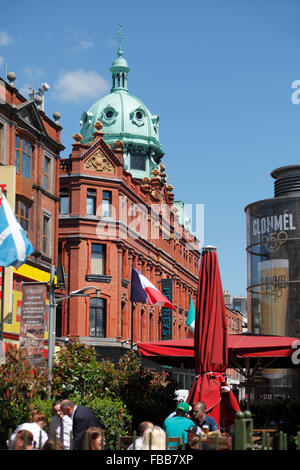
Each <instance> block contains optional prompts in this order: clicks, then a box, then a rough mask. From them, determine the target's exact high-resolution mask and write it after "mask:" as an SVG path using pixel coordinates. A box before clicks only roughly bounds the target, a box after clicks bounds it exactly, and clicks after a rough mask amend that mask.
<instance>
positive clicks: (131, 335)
mask: <svg viewBox="0 0 300 470" xmlns="http://www.w3.org/2000/svg"><path fill="white" fill-rule="evenodd" d="M133 311H134V304H133V302H131V320H130V349H133Z"/></svg>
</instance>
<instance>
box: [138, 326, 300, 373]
mask: <svg viewBox="0 0 300 470" xmlns="http://www.w3.org/2000/svg"><path fill="white" fill-rule="evenodd" d="M293 346H294V347H293ZM137 347H138V350H139V353H140V355H141V356H142V357H145V358H148V359H150V360H151V361H154V362H156V363H159V364H163V365H169V366H174V367H182V366H183V367H186V368H190V369H193V368H194V339H193V338H186V339H180V340H169V341H156V342H151V343H137ZM297 347H298V348H300V338H291V337H287V336H271V335H256V334H251V333H244V334H241V335H228V367H233V368H237V367H239V368H240V367H251V366H253V367H254V366H257V363H258V360H259V364H260V365H261V366H262V367H267V366H270V364H272V367H278V368H280V367H285V368H293V367H297V364H294V363H293V362H292V355H293V353H295V351H296V349H297ZM298 356H299V354H298Z"/></svg>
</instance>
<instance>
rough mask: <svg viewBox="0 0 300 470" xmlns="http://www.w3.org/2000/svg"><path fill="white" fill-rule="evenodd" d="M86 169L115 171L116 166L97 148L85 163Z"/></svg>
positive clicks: (105, 171) (103, 171) (104, 171)
mask: <svg viewBox="0 0 300 470" xmlns="http://www.w3.org/2000/svg"><path fill="white" fill-rule="evenodd" d="M84 168H85V169H86V170H96V171H100V172H101V173H111V174H113V173H114V166H113V165H112V164H111V163H110V161H109V160H108V159H107V158H106V156H105V155H104V154H103V153H102V152H101V150H97V152H95V153H94V154H93V155H92V156H91V157H90V158H88V159H87V160H86V162H85V164H84Z"/></svg>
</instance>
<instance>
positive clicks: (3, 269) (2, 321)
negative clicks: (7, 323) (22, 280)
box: [0, 266, 5, 341]
mask: <svg viewBox="0 0 300 470" xmlns="http://www.w3.org/2000/svg"><path fill="white" fill-rule="evenodd" d="M4 286H5V267H4V266H2V286H1V337H0V341H3V338H4V334H3V326H4V293H5V288H4Z"/></svg>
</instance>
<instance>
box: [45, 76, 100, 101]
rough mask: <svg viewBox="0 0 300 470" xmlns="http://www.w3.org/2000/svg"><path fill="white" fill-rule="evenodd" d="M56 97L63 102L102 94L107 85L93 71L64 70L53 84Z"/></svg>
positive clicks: (91, 97)
mask: <svg viewBox="0 0 300 470" xmlns="http://www.w3.org/2000/svg"><path fill="white" fill-rule="evenodd" d="M54 90H55V95H56V98H57V99H59V100H60V101H64V102H70V103H71V102H78V101H80V100H82V99H93V98H98V97H99V96H101V95H104V94H105V93H107V91H108V90H109V85H108V83H107V82H106V80H104V78H103V77H101V75H99V74H98V73H97V72H93V71H84V70H80V69H79V70H74V71H73V72H65V73H63V74H62V75H61V77H60V78H59V79H58V80H57V82H56V83H55V85H54Z"/></svg>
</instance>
